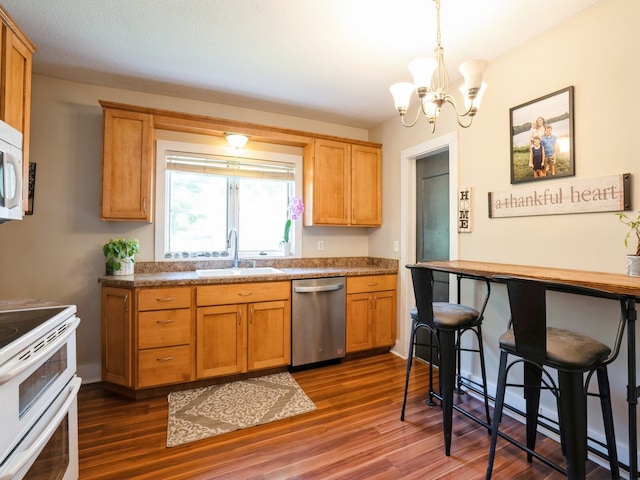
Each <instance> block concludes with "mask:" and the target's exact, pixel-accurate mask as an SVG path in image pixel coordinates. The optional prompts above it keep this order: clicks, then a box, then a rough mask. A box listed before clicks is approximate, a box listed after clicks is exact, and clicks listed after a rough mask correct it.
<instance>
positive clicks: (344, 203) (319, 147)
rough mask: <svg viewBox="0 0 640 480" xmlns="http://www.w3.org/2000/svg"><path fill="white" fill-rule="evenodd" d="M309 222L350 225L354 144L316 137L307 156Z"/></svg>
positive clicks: (306, 200)
mask: <svg viewBox="0 0 640 480" xmlns="http://www.w3.org/2000/svg"><path fill="white" fill-rule="evenodd" d="M303 171H304V197H305V205H306V211H305V219H304V220H305V225H348V224H349V212H350V210H351V145H349V144H347V143H342V142H333V141H330V140H316V141H315V142H314V143H313V144H311V145H309V146H308V147H307V149H305V156H304V169H303Z"/></svg>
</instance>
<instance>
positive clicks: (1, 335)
mask: <svg viewBox="0 0 640 480" xmlns="http://www.w3.org/2000/svg"><path fill="white" fill-rule="evenodd" d="M16 333H18V329H17V328H15V327H0V342H1V341H3V340H5V339H7V338H11V337H14V336H15V335H16Z"/></svg>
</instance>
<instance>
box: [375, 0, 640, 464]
mask: <svg viewBox="0 0 640 480" xmlns="http://www.w3.org/2000/svg"><path fill="white" fill-rule="evenodd" d="M523 21H524V19H523ZM639 30H640V2H637V1H636V0H601V1H600V2H598V3H597V4H596V5H594V6H593V7H591V8H590V9H588V10H586V11H585V12H583V13H582V14H580V15H578V16H576V17H574V18H573V19H571V20H570V21H569V22H567V23H565V24H564V25H562V26H560V27H559V28H555V29H553V30H550V31H548V32H546V33H545V34H544V35H542V36H540V37H539V38H537V39H536V40H535V41H533V42H530V43H528V44H527V45H525V46H524V47H521V48H518V49H516V50H514V51H512V52H510V53H509V54H507V55H505V56H503V57H501V58H498V59H495V60H493V61H492V62H491V63H490V66H489V68H488V70H487V72H486V75H485V81H486V82H487V83H488V85H489V87H488V89H487V92H486V94H485V96H484V97H483V101H482V107H481V110H480V112H479V114H478V116H477V118H476V120H475V121H474V125H473V126H472V127H471V128H469V129H466V130H462V129H459V128H457V127H456V125H455V120H454V118H453V117H452V115H451V112H450V110H449V107H446V110H443V114H444V116H441V118H440V119H439V121H438V125H437V131H436V133H435V135H432V134H431V133H430V132H429V131H428V126H427V125H426V124H425V123H424V122H423V123H422V126H420V125H418V126H416V127H413V128H411V129H406V128H404V127H402V125H400V122H399V120H398V119H397V118H392V119H390V120H388V121H387V122H385V123H384V124H383V125H380V126H379V127H378V128H376V129H375V130H373V131H371V132H370V138H371V140H372V141H377V142H381V143H382V144H383V159H384V164H383V179H384V183H383V196H384V201H385V203H384V210H383V214H384V218H385V223H384V225H383V227H382V228H381V229H380V230H378V231H376V232H373V233H372V234H371V236H370V246H369V251H370V254H371V255H372V256H376V255H379V254H381V253H382V252H384V251H386V250H387V249H388V248H389V245H390V244H391V243H392V242H393V240H396V239H398V238H401V235H402V234H403V232H406V231H410V230H411V225H410V223H406V224H403V223H402V220H401V219H402V218H403V215H405V212H404V211H403V202H406V201H407V199H406V198H403V197H402V196H401V195H400V192H410V191H411V190H412V186H411V185H410V184H407V183H406V182H407V180H406V178H405V177H403V175H402V171H403V169H410V168H411V166H410V165H406V163H407V158H406V152H407V151H410V150H411V149H414V148H415V147H416V146H417V145H422V144H430V143H436V144H437V143H438V140H439V139H441V138H443V137H445V136H451V137H452V138H453V139H454V144H455V148H456V149H457V158H453V159H452V167H451V168H452V171H454V170H455V171H456V172H457V175H458V183H457V185H453V188H454V189H455V188H457V186H471V187H472V194H473V204H472V207H473V214H472V221H473V232H472V233H466V234H458V235H457V239H458V242H459V246H458V250H457V251H454V252H452V258H456V257H457V258H461V259H465V260H483V261H494V262H502V263H516V264H526V265H540V266H549V267H561V268H574V269H584V270H594V271H606V272H618V273H624V272H625V255H626V253H628V252H629V253H631V249H627V248H625V246H624V243H623V239H624V235H625V234H626V227H624V226H623V225H622V224H620V223H619V222H618V219H617V218H616V217H615V215H614V214H613V213H585V214H568V215H549V216H535V217H522V218H502V219H491V218H489V217H488V206H487V193H488V192H491V191H504V190H513V191H517V189H518V187H519V186H520V185H516V186H512V185H511V184H510V170H509V161H510V160H509V159H510V157H509V154H510V144H509V135H510V133H509V109H510V108H511V107H514V106H517V105H520V104H523V103H525V102H528V101H530V100H533V99H536V98H539V97H541V96H544V95H546V94H548V93H551V92H554V91H557V90H560V89H562V88H565V87H567V86H569V85H573V86H574V87H575V97H574V112H575V118H574V126H575V145H574V148H575V166H576V178H579V179H588V178H598V177H603V176H608V175H616V174H621V173H626V172H630V173H631V174H632V189H631V192H632V207H633V209H634V210H636V211H637V210H638V209H640V189H639V188H638V182H639V179H640V168H639V166H640V162H639V161H638V158H637V154H636V152H635V145H634V143H633V138H635V134H636V133H637V119H636V116H637V114H636V105H637V100H636V94H635V86H636V85H637V84H638V83H639V82H640V66H638V64H637V62H636V61H635V60H636V59H638V58H640V43H639V42H636V41H631V40H630V39H632V38H633V37H634V35H635V33H636V32H637V31H639ZM456 90H457V89H456ZM389 107H390V110H391V109H392V104H391V99H390V100H389ZM403 162H404V163H403ZM565 180H566V179H565ZM544 181H545V182H548V185H552V184H553V182H554V181H555V180H544ZM545 185H547V183H545ZM521 186H522V187H524V186H527V187H529V186H531V183H527V184H524V185H521ZM454 191H455V190H454ZM414 211H415V209H414ZM413 218H415V217H413ZM413 218H412V217H411V215H409V217H408V219H407V222H412V221H414V220H413ZM401 246H402V247H403V250H402V251H401V252H400V265H405V264H406V263H410V262H413V261H415V253H414V251H411V250H407V247H410V246H411V243H410V242H402V243H401ZM400 288H401V291H400V293H399V299H400V301H399V322H400V326H399V329H398V332H399V334H398V335H399V339H398V343H397V345H396V350H397V352H398V353H399V354H400V355H404V354H405V352H406V346H407V344H408V328H409V315H408V311H407V310H408V308H410V307H411V306H412V305H413V303H414V301H413V293H412V289H411V287H410V279H409V276H408V273H406V272H401V279H400ZM469 290H473V289H467V291H465V297H464V299H465V301H467V302H473V301H474V298H475V296H476V295H477V294H476V293H475V292H473V291H469ZM551 303H552V305H551V306H550V308H551V311H552V315H553V317H554V318H555V319H556V321H557V322H558V323H562V324H563V325H565V326H568V327H569V328H572V327H573V328H576V329H578V330H580V331H583V332H585V333H587V334H590V335H593V336H595V337H597V338H601V339H602V340H604V341H611V340H612V339H613V336H614V334H615V327H616V325H617V319H618V310H617V306H616V305H612V304H611V303H612V302H609V303H606V302H605V303H604V304H603V303H602V302H597V301H595V300H582V299H579V300H575V299H568V298H567V297H566V296H565V297H562V296H560V297H554V298H553V299H552V301H551ZM507 319H508V305H507V303H506V294H505V292H504V290H502V289H501V288H499V287H497V288H495V289H494V291H493V292H492V300H491V301H490V302H489V310H488V313H487V315H486V321H485V325H486V326H485V329H484V333H485V338H486V343H487V344H488V348H487V356H488V362H489V367H488V371H489V373H490V382H492V383H493V382H494V381H495V372H497V357H498V355H499V353H498V347H497V342H496V340H495V338H496V334H498V333H499V332H501V331H503V330H504V328H505V326H506V321H507ZM625 341H626V339H625ZM626 363H627V358H626V354H625V352H624V345H623V352H622V353H621V355H620V357H619V358H618V360H617V361H616V362H614V364H612V365H611V367H610V376H611V380H612V389H613V392H614V399H613V401H614V409H615V410H616V429H617V436H618V438H619V442H620V450H621V451H620V454H621V459H623V460H626V459H628V451H627V449H626V445H627V440H626V438H627V436H626V431H627V421H626V413H625V412H626V409H627V406H626V403H625V396H626ZM472 368H474V367H472ZM476 372H477V369H476ZM545 402H546V405H547V406H549V405H550V399H548V398H547V399H545ZM590 405H591V410H590V429H591V430H592V431H593V432H595V434H596V435H599V432H600V431H601V428H600V426H599V425H600V420H599V418H600V414H599V412H598V409H597V406H596V404H595V403H594V404H590Z"/></svg>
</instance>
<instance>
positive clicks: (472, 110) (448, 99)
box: [444, 93, 478, 123]
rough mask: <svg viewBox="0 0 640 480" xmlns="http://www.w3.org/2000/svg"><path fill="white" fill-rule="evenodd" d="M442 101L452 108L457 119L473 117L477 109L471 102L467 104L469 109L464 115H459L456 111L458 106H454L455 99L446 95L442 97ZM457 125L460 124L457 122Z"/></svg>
mask: <svg viewBox="0 0 640 480" xmlns="http://www.w3.org/2000/svg"><path fill="white" fill-rule="evenodd" d="M444 100H445V101H446V102H447V103H448V104H449V105H451V106H452V107H453V109H454V110H455V111H456V115H457V116H458V117H473V116H474V115H475V114H476V112H477V111H478V108H477V107H476V106H475V105H474V104H473V100H471V102H469V109H468V110H467V111H466V112H464V113H460V112H459V111H458V106H457V105H456V99H455V98H454V97H453V96H452V95H449V94H448V93H447V94H446V95H445V97H444ZM458 123H460V122H459V121H458Z"/></svg>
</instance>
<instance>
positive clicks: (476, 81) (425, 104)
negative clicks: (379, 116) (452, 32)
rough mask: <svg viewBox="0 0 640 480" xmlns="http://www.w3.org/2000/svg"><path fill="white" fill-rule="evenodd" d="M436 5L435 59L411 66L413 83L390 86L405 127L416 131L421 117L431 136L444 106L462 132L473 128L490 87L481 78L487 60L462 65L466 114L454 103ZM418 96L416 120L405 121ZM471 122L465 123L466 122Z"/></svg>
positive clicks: (426, 59) (437, 0)
mask: <svg viewBox="0 0 640 480" xmlns="http://www.w3.org/2000/svg"><path fill="white" fill-rule="evenodd" d="M434 1H435V2H436V19H437V20H436V21H437V37H436V41H437V45H436V48H435V49H434V51H433V52H434V54H435V57H436V58H435V59H434V58H427V57H423V58H417V59H415V60H413V61H412V62H411V63H410V64H409V71H410V72H411V74H412V75H413V83H409V82H399V83H394V84H393V85H391V88H390V89H389V90H390V91H391V94H392V95H393V100H394V103H395V107H396V111H397V112H398V115H400V118H401V120H402V124H403V125H404V126H405V127H413V126H414V125H415V124H416V123H417V122H418V119H419V118H420V113H422V114H423V115H424V116H425V117H427V120H428V122H429V125H430V126H431V133H433V132H435V129H436V119H437V117H438V114H439V113H440V109H441V108H442V106H443V105H444V104H445V103H448V104H449V105H451V106H452V107H453V108H454V110H455V112H456V117H457V120H458V125H460V126H461V127H462V128H467V127H470V126H471V123H472V122H473V117H474V116H475V114H476V113H477V112H478V108H479V107H480V99H481V97H482V94H483V93H484V91H485V89H486V88H487V84H486V83H484V82H483V81H482V74H483V73H484V70H485V68H486V66H487V62H485V61H484V60H469V61H467V62H465V63H463V64H462V65H460V73H462V76H463V77H464V85H462V87H460V92H461V93H462V96H463V97H464V102H465V111H463V112H460V111H458V107H457V106H456V102H455V99H454V98H453V96H451V95H450V94H449V72H447V67H446V66H445V64H444V49H443V48H442V42H441V35H440V0H434ZM414 91H415V93H416V94H417V95H418V99H419V101H420V106H419V108H418V111H417V113H416V118H415V119H414V120H413V122H411V123H407V122H406V121H405V115H406V113H407V108H408V107H409V101H410V99H411V95H412V94H413V92H414ZM465 119H466V120H468V121H466V120H465Z"/></svg>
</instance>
